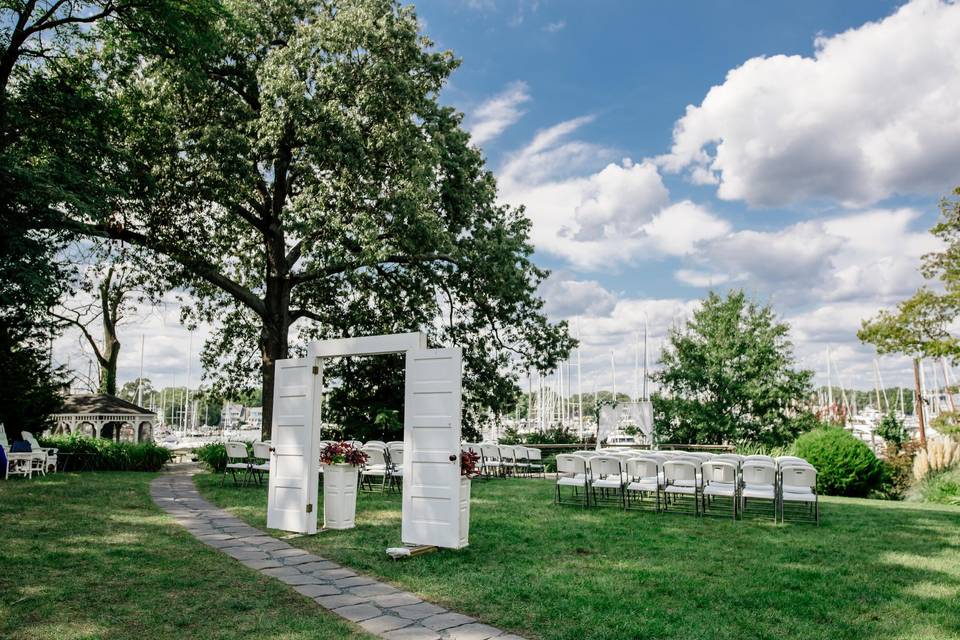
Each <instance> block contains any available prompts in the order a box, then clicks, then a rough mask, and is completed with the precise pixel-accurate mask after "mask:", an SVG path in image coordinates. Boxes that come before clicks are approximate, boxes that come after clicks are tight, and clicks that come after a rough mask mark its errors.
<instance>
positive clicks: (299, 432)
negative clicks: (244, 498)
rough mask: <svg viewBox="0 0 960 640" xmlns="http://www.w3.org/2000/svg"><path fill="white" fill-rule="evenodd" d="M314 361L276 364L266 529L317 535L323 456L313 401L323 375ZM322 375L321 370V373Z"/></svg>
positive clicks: (299, 360) (293, 360)
mask: <svg viewBox="0 0 960 640" xmlns="http://www.w3.org/2000/svg"><path fill="white" fill-rule="evenodd" d="M311 362H313V360H311V359H308V358H293V359H286V360H277V362H276V364H275V378H274V380H275V381H274V393H273V428H272V440H271V441H272V443H273V452H272V453H271V455H270V476H269V477H270V484H269V493H268V498H267V526H268V527H270V528H271V529H283V530H285V531H295V532H297V533H316V531H317V513H316V508H315V505H316V504H317V473H316V471H315V469H316V464H315V463H313V461H314V458H318V457H319V451H318V450H317V445H318V442H319V438H318V437H317V425H316V424H315V423H314V415H315V411H314V400H315V399H316V398H317V397H318V396H317V393H316V390H317V389H318V388H319V384H320V380H321V378H322V376H321V375H320V374H319V373H318V374H316V375H315V374H314V373H313V367H312V366H311ZM318 371H319V369H318Z"/></svg>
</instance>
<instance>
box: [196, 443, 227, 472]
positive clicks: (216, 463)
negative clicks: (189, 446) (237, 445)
mask: <svg viewBox="0 0 960 640" xmlns="http://www.w3.org/2000/svg"><path fill="white" fill-rule="evenodd" d="M193 457H194V458H196V459H197V460H199V461H200V462H201V463H202V464H204V465H206V467H207V468H208V469H210V470H211V471H214V472H216V473H222V472H223V471H224V470H225V469H226V468H227V448H226V447H225V446H224V445H223V443H222V442H211V443H209V444H205V445H203V446H201V447H197V448H196V449H194V450H193Z"/></svg>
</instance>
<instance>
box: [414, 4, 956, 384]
mask: <svg viewBox="0 0 960 640" xmlns="http://www.w3.org/2000/svg"><path fill="white" fill-rule="evenodd" d="M904 4H905V3H897V2H878V1H870V2H865V1H846V2H804V3H786V2H705V1H704V2H669V3H664V2H657V3H655V2H589V3H584V2H560V1H552V2H550V1H540V2H532V1H525V0H472V1H468V0H464V1H460V2H457V1H449V0H446V1H439V0H437V1H434V0H421V1H420V2H417V3H416V7H417V12H418V15H419V17H420V19H421V20H422V22H423V26H424V31H425V33H426V34H427V35H428V36H429V37H430V38H431V39H432V40H434V41H435V43H436V45H437V47H438V48H441V49H451V50H453V51H454V52H455V54H456V55H457V56H458V57H459V58H460V59H461V60H462V65H461V67H460V69H458V70H457V72H456V73H455V74H454V76H453V78H452V79H451V82H450V83H449V85H448V86H447V88H446V89H445V90H444V93H443V96H442V98H443V100H444V101H445V102H447V103H449V104H451V105H454V106H456V107H457V108H458V109H460V110H461V111H463V112H464V113H465V123H466V126H467V127H468V128H469V129H471V130H472V131H473V133H474V134H475V139H476V141H477V142H478V144H479V146H480V147H481V148H482V149H483V151H484V153H485V154H486V156H487V158H488V163H489V166H490V167H491V169H492V170H493V171H494V172H495V174H496V175H497V176H498V178H499V181H500V185H501V191H502V198H503V200H504V201H507V202H511V203H513V204H525V205H526V206H527V207H528V211H529V212H530V216H531V218H532V219H533V221H534V240H535V242H536V244H537V248H538V250H537V260H538V262H539V263H540V264H542V265H544V266H546V267H549V268H550V269H551V270H553V275H552V276H551V279H550V281H549V282H548V283H547V285H545V286H544V289H543V295H544V297H545V298H546V300H547V309H548V310H549V311H550V313H551V316H552V317H554V318H555V319H561V318H563V319H569V320H571V321H572V322H576V323H578V324H579V325H580V327H581V332H582V338H583V342H584V347H583V357H584V362H585V366H586V368H587V369H588V371H587V372H586V375H588V377H589V378H590V380H591V382H590V384H597V385H599V386H609V384H610V372H609V369H610V366H609V361H610V352H611V350H612V351H613V352H614V354H615V357H616V359H617V366H618V368H621V367H622V370H627V369H629V367H630V366H631V364H632V362H633V358H634V355H633V351H634V348H633V346H632V345H633V343H634V341H635V335H636V332H637V331H638V330H639V328H640V327H641V326H642V322H643V317H644V316H646V317H647V318H648V320H649V323H650V330H651V333H652V334H653V335H654V336H655V337H656V339H655V341H656V340H659V339H660V338H661V337H662V336H663V334H664V333H665V331H666V330H667V328H668V326H669V324H670V323H671V322H672V321H679V320H682V318H684V317H686V316H687V315H688V314H689V313H690V311H691V310H692V309H693V308H694V306H695V304H696V302H695V301H696V300H697V299H698V298H700V297H702V296H703V295H704V293H705V292H706V291H707V290H708V289H709V288H710V287H711V286H712V287H714V288H719V289H724V288H727V287H743V288H745V289H747V290H748V291H750V292H751V293H752V294H754V295H755V296H756V297H758V298H760V299H763V300H769V301H771V302H772V303H773V304H774V306H775V307H776V309H777V310H778V312H779V313H780V314H781V315H782V316H783V317H784V318H786V319H787V320H788V321H790V322H791V323H792V324H793V325H794V332H793V338H794V341H795V343H796V348H797V353H798V356H799V357H800V360H801V362H802V364H803V365H805V366H808V367H810V368H814V369H816V370H818V371H819V372H822V371H823V370H824V368H825V364H824V360H825V355H824V353H825V351H826V348H827V347H828V346H829V347H830V348H831V350H832V352H833V354H834V358H835V360H836V364H837V365H838V366H839V368H840V369H841V372H842V373H843V377H844V378H845V380H844V382H845V383H847V384H849V385H855V386H858V387H864V388H869V387H871V386H872V385H873V372H872V366H873V364H872V363H873V358H874V354H873V352H872V350H871V349H870V348H869V347H864V346H861V345H859V344H858V342H857V340H856V337H855V335H854V333H855V331H856V328H857V326H858V325H859V322H860V320H861V319H862V318H865V317H869V316H871V315H872V314H873V313H875V312H876V310H878V309H880V308H883V307H886V306H890V305H892V304H894V303H895V302H896V301H897V300H899V299H901V298H903V297H905V296H906V295H908V294H909V293H910V291H912V290H913V289H914V288H915V287H916V286H918V285H919V284H921V283H922V280H921V278H920V277H919V276H918V275H917V274H916V267H917V265H918V264H919V256H920V255H922V254H923V253H925V252H927V251H930V250H933V249H935V248H936V244H935V243H934V242H933V240H932V239H931V238H930V237H929V236H928V235H927V233H926V231H927V229H928V228H929V227H930V226H932V224H933V223H934V221H935V219H936V203H937V200H938V199H939V197H941V196H943V195H946V194H947V193H948V191H949V189H950V188H951V187H952V186H953V181H954V179H955V178H956V177H957V176H960V171H957V169H960V166H958V165H960V159H958V156H952V157H951V155H950V154H951V153H952V152H953V151H954V145H953V144H943V143H942V142H941V141H940V139H942V137H943V136H944V135H945V134H946V131H947V129H948V128H952V127H955V125H956V123H957V122H960V120H958V118H960V106H958V104H957V98H956V96H955V95H953V96H951V95H948V94H943V95H939V94H938V91H941V92H942V91H943V90H944V89H945V88H946V87H947V86H949V85H951V84H953V83H955V82H956V81H955V80H954V79H952V78H953V76H955V75H956V72H957V70H958V69H957V65H958V60H957V56H956V54H952V53H949V50H948V46H947V43H948V42H949V39H950V37H951V36H953V35H957V34H956V32H955V31H952V30H953V29H956V27H957V24H958V15H957V14H958V8H957V7H956V6H953V5H948V4H942V3H939V2H935V1H933V0H921V1H920V2H914V3H912V4H908V5H907V6H904ZM897 49H902V51H897ZM930 60H937V61H938V62H937V63H935V64H930ZM728 74H729V75H728ZM712 89H713V91H711V90H712ZM708 95H709V97H708ZM943 100H946V101H947V104H948V106H947V107H946V108H931V107H930V105H931V104H936V103H937V102H938V101H943ZM688 105H692V107H693V108H694V110H695V111H696V113H695V114H693V115H692V116H690V117H687V118H685V117H684V116H685V114H687V109H688ZM927 116H930V117H927ZM678 126H681V127H682V128H683V129H685V130H686V134H685V135H683V136H680V137H677V136H676V135H675V128H677V127H678ZM945 127H946V128H945ZM953 130H954V131H955V130H956V129H953ZM538 136H540V138H538ZM538 140H539V142H538ZM720 147H722V148H723V151H722V152H720V153H718V150H719V148H720ZM944 147H946V148H944ZM758 149H759V151H758ZM704 156H705V158H706V159H704ZM625 159H628V160H626V161H625ZM935 159H936V160H935ZM651 355H652V356H654V357H655V356H656V353H653V354H651ZM880 364H881V369H882V371H883V375H884V378H885V380H884V381H885V382H891V381H901V382H904V383H907V382H908V381H909V373H910V371H909V369H908V363H907V361H905V360H904V359H901V358H895V357H886V358H882V359H881V361H880ZM622 375H623V376H624V378H625V379H624V380H620V381H619V382H620V385H623V384H625V383H626V382H627V380H626V378H629V377H630V375H629V373H627V374H622Z"/></svg>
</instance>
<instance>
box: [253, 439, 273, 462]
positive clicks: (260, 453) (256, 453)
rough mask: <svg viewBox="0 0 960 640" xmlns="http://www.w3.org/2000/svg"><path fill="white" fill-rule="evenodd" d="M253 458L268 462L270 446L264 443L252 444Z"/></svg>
mask: <svg viewBox="0 0 960 640" xmlns="http://www.w3.org/2000/svg"><path fill="white" fill-rule="evenodd" d="M253 457H254V458H256V459H257V460H269V459H270V445H269V444H267V443H266V442H254V443H253Z"/></svg>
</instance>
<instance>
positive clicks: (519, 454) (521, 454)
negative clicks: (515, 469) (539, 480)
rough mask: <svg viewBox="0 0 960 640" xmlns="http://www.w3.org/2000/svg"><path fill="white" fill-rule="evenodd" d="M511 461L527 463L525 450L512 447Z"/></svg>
mask: <svg viewBox="0 0 960 640" xmlns="http://www.w3.org/2000/svg"><path fill="white" fill-rule="evenodd" d="M513 459H514V460H516V461H517V462H527V461H528V460H529V458H527V448H526V447H521V446H519V445H515V446H514V447H513Z"/></svg>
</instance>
